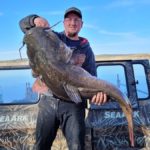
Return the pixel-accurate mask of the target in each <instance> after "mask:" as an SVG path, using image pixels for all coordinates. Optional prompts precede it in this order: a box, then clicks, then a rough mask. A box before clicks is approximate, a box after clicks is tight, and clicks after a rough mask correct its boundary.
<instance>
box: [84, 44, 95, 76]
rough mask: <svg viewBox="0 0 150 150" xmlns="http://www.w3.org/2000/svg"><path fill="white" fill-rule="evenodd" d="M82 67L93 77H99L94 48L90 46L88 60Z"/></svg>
mask: <svg viewBox="0 0 150 150" xmlns="http://www.w3.org/2000/svg"><path fill="white" fill-rule="evenodd" d="M82 67H83V68H84V69H85V70H86V71H88V72H89V73H90V74H91V75H93V76H97V71H96V63H95V56H94V53H93V51H92V48H91V47H90V46H88V50H87V53H86V59H85V62H84V63H83V65H82Z"/></svg>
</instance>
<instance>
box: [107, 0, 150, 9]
mask: <svg viewBox="0 0 150 150" xmlns="http://www.w3.org/2000/svg"><path fill="white" fill-rule="evenodd" d="M148 4H150V1H149V0H115V1H113V2H112V3H109V4H108V5H106V6H105V8H107V9H108V8H109V9H110V8H118V7H131V6H141V5H148Z"/></svg>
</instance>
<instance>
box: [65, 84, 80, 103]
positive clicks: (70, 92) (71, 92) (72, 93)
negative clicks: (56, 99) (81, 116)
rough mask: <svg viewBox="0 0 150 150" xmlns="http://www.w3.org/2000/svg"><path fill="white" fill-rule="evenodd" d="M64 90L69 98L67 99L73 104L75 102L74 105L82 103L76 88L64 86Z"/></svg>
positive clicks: (68, 85)
mask: <svg viewBox="0 0 150 150" xmlns="http://www.w3.org/2000/svg"><path fill="white" fill-rule="evenodd" d="M64 89H65V91H66V93H67V95H68V96H69V98H70V99H71V100H72V101H73V102H75V103H76V104H77V103H80V102H82V99H81V96H80V94H79V91H78V89H77V88H76V87H74V86H72V85H70V84H65V85H64Z"/></svg>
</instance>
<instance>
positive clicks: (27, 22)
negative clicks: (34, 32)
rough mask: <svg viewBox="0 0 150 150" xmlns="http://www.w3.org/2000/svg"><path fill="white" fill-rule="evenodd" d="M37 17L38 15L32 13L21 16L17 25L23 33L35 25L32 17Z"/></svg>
mask: <svg viewBox="0 0 150 150" xmlns="http://www.w3.org/2000/svg"><path fill="white" fill-rule="evenodd" d="M37 17H39V16H38V15H36V14H32V15H29V16H26V17H24V18H22V19H21V20H20V21H19V26H20V28H21V30H22V32H23V33H26V31H27V30H29V29H31V28H33V27H34V26H35V24H34V19H35V18H37Z"/></svg>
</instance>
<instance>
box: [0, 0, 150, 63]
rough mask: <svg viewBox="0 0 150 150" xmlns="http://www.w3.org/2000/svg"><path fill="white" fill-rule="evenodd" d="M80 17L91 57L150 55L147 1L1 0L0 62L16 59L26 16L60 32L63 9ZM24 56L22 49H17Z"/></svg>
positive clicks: (149, 24)
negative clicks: (38, 18) (37, 17)
mask: <svg viewBox="0 0 150 150" xmlns="http://www.w3.org/2000/svg"><path fill="white" fill-rule="evenodd" d="M72 6H74V7H78V8H79V9H80V10H81V11H82V15H83V22H84V24H83V27H82V29H81V32H80V36H82V37H85V38H87V39H88V40H89V42H90V45H91V47H92V49H93V52H94V54H95V55H100V54H136V53H150V17H149V16H150V0H91V1H90V0H55V1H51V0H37V1H35V0H1V5H0V60H8V59H19V58H20V55H19V48H20V47H21V46H22V39H23V33H22V31H21V30H20V28H19V24H18V23H19V21H20V20H21V19H22V18H23V17H25V16H27V15H30V14H37V15H40V16H42V17H44V18H46V19H47V20H48V21H49V23H50V25H53V24H55V23H57V22H58V21H61V23H59V24H58V25H57V26H55V27H54V28H53V30H55V31H58V32H59V31H63V29H64V28H63V15H64V12H65V10H66V9H67V8H69V7H72ZM21 54H22V56H23V57H26V47H24V48H23V49H22V50H21Z"/></svg>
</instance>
